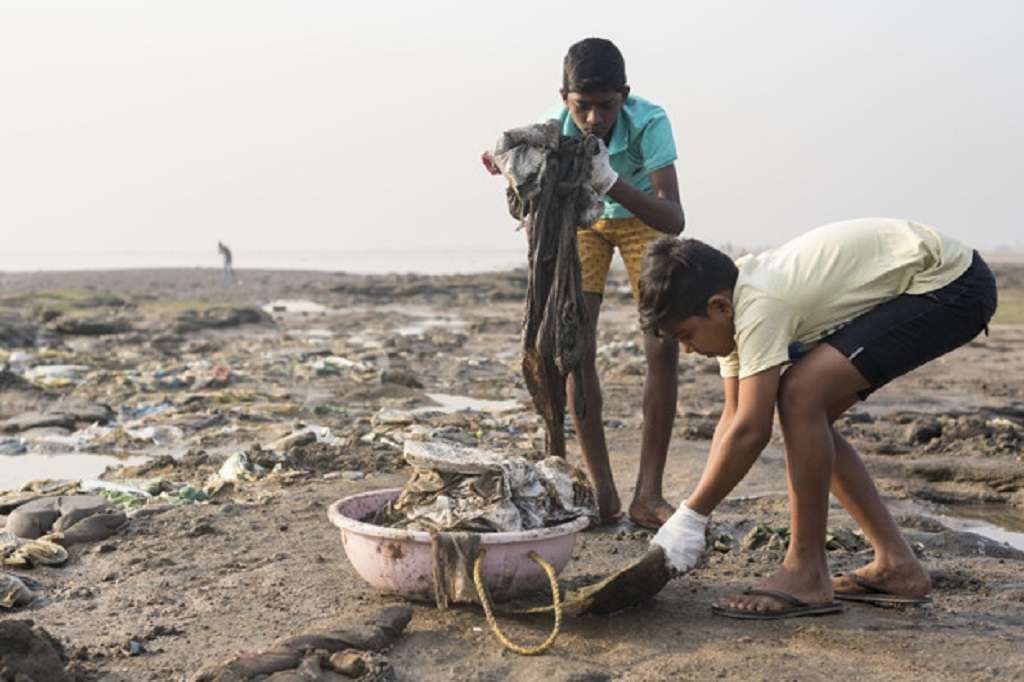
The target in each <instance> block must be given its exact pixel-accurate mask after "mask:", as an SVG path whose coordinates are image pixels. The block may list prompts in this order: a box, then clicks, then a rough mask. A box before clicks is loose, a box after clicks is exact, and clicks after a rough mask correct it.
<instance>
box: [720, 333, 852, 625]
mask: <svg viewBox="0 0 1024 682" xmlns="http://www.w3.org/2000/svg"><path fill="white" fill-rule="evenodd" d="M864 388H867V382H866V381H865V380H864V377H862V376H861V374H860V372H858V371H857V369H856V368H855V367H854V366H853V365H852V364H851V363H850V362H849V360H847V359H846V358H845V357H844V356H843V355H842V353H840V352H839V351H837V350H836V349H835V348H833V347H832V346H829V345H828V344H821V345H819V346H818V347H817V348H815V349H814V350H813V351H811V353H810V354H808V355H807V357H805V358H803V359H802V360H800V361H799V362H797V363H796V364H794V365H793V366H792V367H791V368H790V369H789V370H788V371H787V372H786V373H785V375H783V379H782V384H781V387H780V389H779V401H778V406H779V419H780V421H781V423H782V433H783V437H784V438H785V442H786V474H787V484H788V490H789V511H790V530H791V536H790V541H789V550H788V551H787V552H786V558H785V559H784V560H783V562H782V566H781V567H780V568H779V569H778V570H777V571H776V572H775V573H773V574H772V575H771V576H769V577H768V578H767V579H765V580H763V581H761V582H760V583H758V584H757V586H756V587H758V588H760V589H767V590H778V591H781V592H786V593H788V594H791V595H793V596H794V597H796V598H798V599H800V600H802V601H804V602H807V603H808V604H820V603H827V602H830V601H832V599H833V592H832V578H831V576H830V574H829V569H828V559H827V557H826V554H825V531H826V527H827V525H828V494H829V485H830V482H831V479H832V467H833V464H834V460H835V458H836V449H835V442H834V440H833V437H832V435H833V431H832V427H831V419H832V418H834V417H833V415H836V414H838V413H839V412H840V411H841V409H845V407H842V406H846V407H848V406H849V405H851V404H852V403H853V401H854V400H855V399H856V394H857V391H859V390H862V389H864ZM721 603H722V604H723V605H725V606H729V607H731V608H735V609H745V610H749V611H759V612H765V611H778V610H780V609H783V608H786V607H788V606H789V604H787V603H785V602H783V601H781V600H779V599H775V598H773V597H763V596H754V595H742V594H739V595H731V596H728V597H725V598H724V599H722V601H721Z"/></svg>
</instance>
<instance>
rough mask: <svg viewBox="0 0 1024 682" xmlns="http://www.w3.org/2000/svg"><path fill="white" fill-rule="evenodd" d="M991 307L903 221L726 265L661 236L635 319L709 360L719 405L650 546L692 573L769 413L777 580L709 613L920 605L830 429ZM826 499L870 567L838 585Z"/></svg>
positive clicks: (977, 264)
mask: <svg viewBox="0 0 1024 682" xmlns="http://www.w3.org/2000/svg"><path fill="white" fill-rule="evenodd" d="M995 309H996V285H995V279H994V278H993V276H992V273H991V271H990V270H989V269H988V266H987V265H986V264H985V262H984V260H982V258H981V256H979V255H978V253H977V252H976V251H972V250H971V249H969V248H967V247H965V246H963V245H962V244H960V243H958V242H956V241H954V240H953V239H950V238H948V237H945V236H943V235H941V234H939V233H938V232H936V231H935V230H933V229H931V228H929V227H927V226H924V225H920V224H917V223H914V222H911V221H907V220H890V219H881V218H868V219H863V220H850V221H846V222H840V223H833V224H831V225H825V226H823V227H820V228H817V229H815V230H812V231H810V232H808V233H806V234H804V235H802V236H801V237H798V238H797V239H794V240H793V241H791V242H789V243H787V244H785V245H783V246H781V247H779V248H777V249H773V250H769V251H766V252H764V253H761V254H759V255H756V256H746V257H744V258H741V259H739V260H737V261H736V262H735V263H733V261H732V260H731V259H730V258H729V257H728V256H726V255H725V254H723V253H721V252H720V251H717V250H716V249H714V248H712V247H710V246H708V245H706V244H703V243H701V242H699V241H697V240H693V239H688V240H683V241H677V240H661V241H659V242H657V243H656V244H655V245H654V246H652V247H651V250H650V251H649V253H648V256H647V260H646V261H645V266H644V273H643V275H642V277H641V279H640V315H641V322H642V324H643V326H644V328H645V329H649V330H654V331H657V332H658V333H660V334H661V335H662V336H664V337H666V338H669V339H673V340H675V341H676V342H678V343H679V344H680V345H681V346H682V347H683V348H684V349H685V351H686V352H688V353H694V352H696V353H701V354H703V355H706V356H717V357H718V358H719V364H720V368H721V374H722V377H723V382H724V391H725V407H724V409H723V412H722V417H721V419H720V421H719V423H718V427H717V428H716V429H715V435H714V438H713V440H712V443H711V451H710V453H709V455H708V461H707V464H706V466H705V469H704V473H703V475H702V476H701V479H700V482H699V483H698V484H697V487H696V489H695V490H694V491H693V493H692V494H691V495H690V496H689V497H688V498H687V499H686V500H685V502H684V503H683V504H682V505H680V507H679V509H678V510H677V511H676V513H675V514H673V516H672V518H671V519H669V520H668V521H667V522H666V523H665V524H664V525H663V526H662V528H661V529H660V530H659V531H658V533H657V535H655V537H654V539H653V541H652V542H653V543H654V544H656V545H659V546H661V547H662V548H663V549H664V550H665V553H666V556H667V559H668V561H669V563H670V564H671V566H672V568H673V569H675V570H676V571H678V572H685V571H687V570H690V569H691V568H693V567H694V566H695V565H696V563H697V562H698V560H699V558H700V556H701V554H703V552H704V549H705V547H704V529H705V527H706V525H707V520H708V515H709V514H710V513H711V511H712V510H713V509H714V508H715V507H716V506H717V505H718V504H719V502H721V501H722V500H723V499H724V498H725V496H726V495H728V494H729V492H730V491H731V490H732V489H733V488H734V487H735V486H736V484H737V483H739V481H740V480H741V479H742V478H743V477H744V476H745V475H746V473H747V471H748V470H749V469H750V467H751V465H752V464H753V463H754V460H756V459H757V457H758V455H760V453H761V451H762V449H763V448H764V447H765V446H766V445H767V443H768V439H769V437H770V435H771V430H772V420H773V415H774V414H775V410H776V407H777V408H778V412H779V421H780V423H781V425H782V433H783V437H784V440H785V449H786V474H787V477H788V487H789V505H790V524H791V539H790V544H789V549H788V550H787V553H786V557H785V560H784V561H783V564H782V566H781V567H780V568H779V569H778V570H777V571H776V572H775V573H774V574H772V575H771V576H770V577H768V578H766V579H765V580H763V581H761V582H760V583H759V584H757V585H756V586H754V587H752V588H751V589H749V590H747V591H746V592H744V593H742V594H736V595H731V596H728V597H726V598H724V599H723V600H722V601H721V602H720V603H719V604H717V605H715V606H714V611H715V613H717V614H719V615H723V616H728V617H733V618H748V619H773V618H786V617H793V616H805V615H817V614H824V613H833V612H837V611H840V610H841V608H842V607H841V605H840V604H839V603H838V602H835V601H834V599H835V598H839V599H847V600H855V601H862V602H874V603H890V604H891V603H900V604H921V603H925V602H927V601H929V597H928V594H929V592H930V588H931V586H930V583H929V579H928V573H927V572H926V571H925V570H924V568H923V567H922V566H921V564H920V563H919V562H918V561H917V559H916V557H915V556H914V553H913V552H912V551H911V549H910V547H909V545H908V544H907V542H906V541H905V540H904V538H903V536H902V535H901V534H900V532H899V529H898V527H897V526H896V523H895V522H894V521H893V519H892V517H891V516H890V514H889V512H888V510H887V509H886V507H885V504H884V503H883V502H882V499H881V497H880V495H879V493H878V490H877V489H876V488H875V485H874V483H873V482H872V480H871V477H870V475H869V474H868V472H867V470H866V469H865V467H864V463H863V462H862V461H861V459H860V456H859V455H858V454H857V452H856V450H854V448H853V446H851V445H850V443H849V442H848V441H847V440H846V439H845V438H843V436H842V435H841V434H840V433H839V432H838V431H837V430H836V429H835V427H834V422H835V420H836V419H837V418H838V417H839V416H840V415H841V414H843V412H845V411H846V410H847V409H849V408H850V407H851V406H852V405H853V404H855V403H856V402H857V401H858V400H863V399H865V398H867V396H868V395H870V394H871V393H872V392H873V391H875V390H877V389H878V388H880V387H881V386H884V385H885V384H886V383H888V382H889V381H891V380H892V379H894V378H896V377H898V376H901V375H903V374H905V373H907V372H909V371H911V370H913V369H914V368H916V367H918V366H920V365H922V364H924V363H926V362H928V361H930V360H932V359H934V358H936V357H939V356H940V355H943V354H945V353H948V352H949V351H951V350H953V349H955V348H957V347H959V346H962V345H963V344H965V343H967V342H969V341H970V340H971V339H973V338H974V337H975V336H977V335H978V334H979V333H980V332H981V331H982V330H983V329H987V324H988V321H989V320H990V319H991V317H992V315H993V313H994V312H995ZM787 365H788V368H787V369H786V371H785V373H783V371H782V370H783V368H784V367H786V366H787ZM830 489H831V491H832V493H833V494H834V495H835V496H836V498H837V499H838V500H839V502H840V503H841V504H842V505H843V507H845V508H846V510H847V511H849V512H850V515H851V516H852V517H853V518H854V520H855V521H856V522H857V523H858V524H859V525H860V527H861V528H862V529H863V530H864V534H865V535H866V536H867V538H868V540H869V541H870V542H871V544H872V546H873V547H874V550H875V557H874V560H873V561H872V562H871V563H869V564H867V565H866V566H863V567H861V568H860V569H858V570H857V571H855V572H853V573H850V574H847V575H845V576H839V577H836V578H834V579H833V578H832V577H830V574H829V568H828V560H827V558H826V553H825V529H826V524H827V519H828V499H829V490H830Z"/></svg>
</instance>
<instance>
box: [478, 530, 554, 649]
mask: <svg viewBox="0 0 1024 682" xmlns="http://www.w3.org/2000/svg"><path fill="white" fill-rule="evenodd" d="M486 554H487V550H485V549H483V548H480V553H479V554H477V555H476V560H475V561H474V562H473V582H474V583H475V584H476V593H477V595H478V596H479V597H480V606H482V607H483V609H484V616H486V617H487V624H488V625H490V626H491V632H493V633H494V636H495V637H497V638H498V641H499V642H501V643H502V645H503V646H504V647H505V648H506V649H508V650H509V651H512V652H514V653H517V654H521V655H523V656H536V655H537V654H542V653H544V652H545V651H547V650H548V649H550V648H551V645H552V644H554V643H555V638H556V637H558V631H559V629H560V628H561V627H562V596H561V594H560V593H559V591H558V579H557V578H556V577H555V569H554V568H552V567H551V564H549V563H548V562H546V561H544V559H542V558H541V556H540V555H539V554H537V553H536V552H534V551H533V550H531V551H530V552H529V554H527V556H528V557H530V558H531V559H533V560H534V561H535V562H537V564H539V565H540V567H541V568H543V569H544V572H545V573H547V574H548V580H550V581H551V608H552V610H553V611H554V612H555V624H554V626H553V627H552V628H551V634H550V635H548V638H547V639H545V640H544V641H543V642H541V643H540V644H538V645H537V646H533V647H524V646H519V645H518V644H515V643H514V642H512V641H510V640H509V639H508V638H507V637H506V636H505V635H504V634H502V632H501V629H500V628H498V621H497V620H496V619H495V618H494V611H493V610H492V608H491V599H490V597H489V595H488V594H487V586H486V585H485V584H484V581H483V579H482V578H481V577H480V566H481V565H482V564H483V559H484V556H485V555H486Z"/></svg>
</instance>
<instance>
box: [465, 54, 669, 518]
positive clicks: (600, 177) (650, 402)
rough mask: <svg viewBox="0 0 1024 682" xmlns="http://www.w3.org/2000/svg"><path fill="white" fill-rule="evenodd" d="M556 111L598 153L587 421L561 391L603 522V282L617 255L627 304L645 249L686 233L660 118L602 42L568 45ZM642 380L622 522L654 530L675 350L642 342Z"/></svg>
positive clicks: (489, 162)
mask: <svg viewBox="0 0 1024 682" xmlns="http://www.w3.org/2000/svg"><path fill="white" fill-rule="evenodd" d="M560 94H561V96H562V106H561V107H559V109H558V110H557V111H553V112H551V115H550V116H546V117H545V119H548V118H556V119H558V120H559V122H560V123H561V126H562V135H565V136H567V137H578V136H581V135H594V136H596V137H598V138H600V139H601V141H602V142H603V143H604V144H603V145H602V149H601V153H600V154H599V155H598V156H597V157H595V159H594V164H595V166H596V167H597V168H599V169H600V172H595V173H594V180H593V181H592V187H593V189H594V191H595V192H597V193H598V194H599V195H600V196H602V198H603V199H604V213H603V215H602V217H601V219H600V220H598V221H597V222H596V223H594V224H593V225H592V226H590V227H587V228H581V229H578V230H577V231H576V237H577V243H578V249H579V257H580V264H581V270H582V272H581V275H582V279H583V298H584V302H585V304H586V307H587V317H588V318H589V319H590V325H591V333H590V338H591V340H592V343H591V346H590V347H589V348H587V349H586V351H585V353H584V356H583V398H584V404H585V405H586V414H585V416H584V417H583V418H582V419H577V418H576V409H575V406H574V401H573V399H572V396H573V393H574V392H573V390H572V384H571V382H572V379H571V378H570V380H569V381H570V390H569V391H568V396H569V404H570V410H569V412H570V413H571V414H572V415H573V419H574V420H575V423H576V434H577V436H578V438H579V443H580V449H581V450H582V453H583V461H584V462H585V463H586V465H587V471H588V473H589V474H590V480H591V482H592V483H593V484H594V488H595V490H596V492H597V504H598V507H599V509H600V513H601V519H602V521H603V522H606V523H608V522H614V521H615V520H616V519H617V518H618V517H619V516H620V515H621V508H622V505H621V502H620V500H619V495H618V491H617V490H616V487H615V481H614V480H613V478H612V469H611V464H610V462H609V459H608V446H607V443H606V441H605V434H604V422H603V417H602V415H601V404H602V399H601V383H600V380H599V378H598V375H597V362H596V350H597V349H596V344H595V343H594V342H593V340H594V339H596V338H597V335H596V329H597V319H598V314H599V313H600V310H601V300H602V298H603V296H604V287H605V281H606V280H607V278H608V270H609V267H610V266H611V262H612V256H613V255H614V254H615V251H616V249H617V250H618V252H619V255H620V256H621V257H622V260H623V262H624V263H625V265H626V271H627V273H628V275H629V285H630V289H631V290H632V293H633V299H634V300H639V289H638V288H637V287H638V285H637V283H638V282H639V280H640V268H641V261H642V260H643V256H644V252H645V251H646V250H647V247H648V246H649V245H650V244H651V243H653V242H654V241H656V240H658V239H659V238H661V237H664V236H666V235H669V236H676V235H678V234H679V233H680V232H682V231H683V227H684V225H685V219H684V217H683V208H682V204H681V203H680V200H679V184H678V180H677V177H676V167H675V161H676V145H675V139H674V138H673V136H672V126H671V125H670V124H669V120H668V116H667V115H666V113H665V110H664V109H662V108H661V107H659V106H658V105H656V104H653V103H651V102H648V101H647V100H645V99H642V98H640V97H637V96H635V95H633V94H631V93H630V89H629V85H627V82H626V66H625V61H624V59H623V57H622V53H621V52H619V49H618V48H617V47H616V46H615V45H614V44H613V43H612V42H611V41H610V40H605V39H603V38H587V39H585V40H581V41H580V42H578V43H576V44H574V45H572V46H571V47H570V48H569V51H568V53H567V54H566V56H565V60H564V62H563V66H562V88H561V90H560ZM482 161H483V163H484V166H485V167H486V168H487V170H488V171H489V172H491V173H492V174H498V173H499V172H500V171H499V170H498V168H497V167H496V166H495V165H494V162H493V159H492V158H491V156H490V155H489V153H485V154H484V156H483V157H482ZM644 355H645V356H646V359H647V375H646V377H645V379H644V388H643V403H642V404H643V418H644V421H643V437H642V440H641V445H640V470H639V472H638V474H637V480H636V487H635V489H634V491H633V500H632V503H631V504H630V505H629V511H628V515H629V519H630V521H632V522H633V523H635V524H637V525H639V526H643V527H645V528H651V529H657V528H658V527H659V526H660V525H661V524H662V523H664V522H665V520H667V519H668V518H669V516H671V515H672V512H673V511H675V509H674V507H672V505H670V504H669V503H668V502H666V501H665V498H664V496H663V494H662V475H663V474H664V472H665V459H666V457H667V454H668V446H669V439H670V438H671V436H672V424H673V421H674V420H675V413H676V400H677V392H678V382H679V377H678V371H679V346H678V344H676V343H675V342H674V340H668V341H666V340H662V339H660V338H658V337H657V336H655V335H654V334H653V333H648V334H645V336H644Z"/></svg>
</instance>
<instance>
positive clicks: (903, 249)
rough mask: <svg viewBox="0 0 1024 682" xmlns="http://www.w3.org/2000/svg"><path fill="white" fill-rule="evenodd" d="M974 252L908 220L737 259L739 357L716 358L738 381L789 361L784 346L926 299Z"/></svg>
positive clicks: (841, 226) (856, 223) (853, 228)
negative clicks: (913, 297) (899, 302)
mask: <svg viewBox="0 0 1024 682" xmlns="http://www.w3.org/2000/svg"><path fill="white" fill-rule="evenodd" d="M972 255H973V251H972V250H971V249H969V248H967V247H966V246H964V245H963V244H961V243H959V242H957V241H955V240H953V239H950V238H949V237H946V236H943V235H941V234H939V233H938V232H936V231H935V230H933V229H932V228H930V227H927V226H925V225H920V224H918V223H914V222H911V221H909V220H894V219H888V218H863V219H860V220H847V221H843V222H839V223H832V224H829V225H824V226H822V227H818V228H816V229H814V230H811V231H810V232H808V233H806V234H804V235H801V236H800V237H797V238H796V239H794V240H792V241H790V242H787V243H786V244H784V245H782V246H780V247H778V248H776V249H771V250H769V251H765V252H763V253H760V254H757V255H751V256H743V257H742V258H739V259H737V261H736V267H737V268H739V277H738V278H737V280H736V288H735V289H734V291H733V307H734V317H733V320H734V322H735V325H736V350H735V351H734V352H733V353H732V355H729V356H728V357H721V358H719V359H718V362H719V368H720V373H721V375H722V376H723V377H734V376H738V377H739V378H740V379H743V378H745V377H748V376H751V375H753V374H757V373H758V372H763V371H764V370H766V369H770V368H772V367H775V366H776V365H781V364H784V363H787V362H789V360H790V358H789V345H790V343H792V342H794V341H798V342H800V343H802V344H808V343H813V342H816V341H818V340H820V339H822V338H823V337H825V336H828V334H829V333H831V332H832V331H833V330H834V329H835V328H836V327H838V326H839V325H841V324H843V323H845V322H849V321H850V320H852V319H853V318H855V317H857V316H859V315H861V314H863V313H865V312H867V311H868V310H870V309H871V308H874V307H875V306H877V305H878V304H880V303H884V302H885V301H888V300H891V299H893V298H896V297H897V296H899V295H900V294H925V293H928V292H929V291H934V290H936V289H939V288H941V287H944V286H946V285H947V284H949V283H950V282H952V281H953V280H955V279H956V278H957V277H959V276H960V275H962V274H963V273H964V272H966V270H967V268H969V267H970V265H971V258H972Z"/></svg>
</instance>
